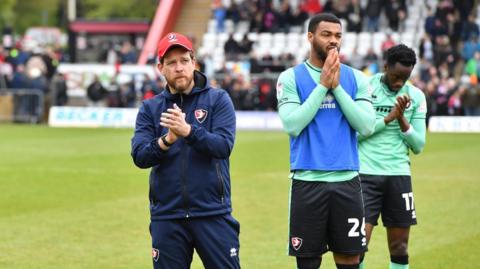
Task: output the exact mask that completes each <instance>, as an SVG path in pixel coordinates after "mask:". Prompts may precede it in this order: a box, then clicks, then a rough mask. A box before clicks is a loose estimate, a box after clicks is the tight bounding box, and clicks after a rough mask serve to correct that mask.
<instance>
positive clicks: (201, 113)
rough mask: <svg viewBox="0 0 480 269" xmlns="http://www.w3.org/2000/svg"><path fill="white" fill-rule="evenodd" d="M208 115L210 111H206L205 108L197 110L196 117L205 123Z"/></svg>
mask: <svg viewBox="0 0 480 269" xmlns="http://www.w3.org/2000/svg"><path fill="white" fill-rule="evenodd" d="M207 115H208V111H206V110H205V109H196V110H195V119H197V121H198V122H199V123H203V122H204V121H205V119H206V118H207Z"/></svg>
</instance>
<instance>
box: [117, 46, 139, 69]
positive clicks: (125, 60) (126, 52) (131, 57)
mask: <svg viewBox="0 0 480 269" xmlns="http://www.w3.org/2000/svg"><path fill="white" fill-rule="evenodd" d="M120 61H121V63H122V64H134V63H136V62H137V53H136V52H135V49H134V48H133V46H132V44H131V43H130V42H128V41H125V42H123V44H122V48H121V49H120Z"/></svg>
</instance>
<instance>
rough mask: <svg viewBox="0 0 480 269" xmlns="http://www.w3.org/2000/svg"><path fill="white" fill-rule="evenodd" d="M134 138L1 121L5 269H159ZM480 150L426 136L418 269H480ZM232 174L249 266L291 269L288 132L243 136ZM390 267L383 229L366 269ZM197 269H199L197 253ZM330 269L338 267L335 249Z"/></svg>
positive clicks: (456, 139) (419, 173)
mask: <svg viewBox="0 0 480 269" xmlns="http://www.w3.org/2000/svg"><path fill="white" fill-rule="evenodd" d="M131 135H132V130H130V129H127V130H125V129H121V130H120V129H53V128H47V127H45V126H22V125H0V191H1V193H0V268H16V269H23V268H25V269H26V268H48V269H54V268H62V269H63V268H72V269H73V268H75V269H77V268H102V269H107V268H112V269H113V268H115V269H118V268H128V269H135V268H151V258H150V255H151V254H150V253H151V252H150V236H149V234H148V223H149V213H148V197H147V196H148V179H147V175H148V170H140V169H138V168H136V167H134V165H133V164H132V161H131V158H130V155H129V154H130V138H131ZM479 153H480V135H478V134H429V135H428V138H427V146H426V148H425V151H424V152H423V153H422V154H421V155H419V156H414V157H413V160H412V169H413V175H414V180H413V184H414V192H415V203H416V208H417V216H418V218H419V225H417V226H415V227H414V228H413V229H412V232H411V240H410V261H411V262H410V264H411V268H417V269H420V268H425V269H429V268H437V269H441V268H445V269H450V268H477V267H478V265H477V262H476V259H475V258H476V256H477V255H476V254H477V250H478V249H479V248H480V232H479V230H478V226H477V225H478V223H480V210H479V209H480V203H479V200H478V193H480V182H479V180H480V169H479V161H480V157H479ZM231 169H232V170H231V174H232V188H233V205H234V213H233V215H234V216H235V217H236V218H237V219H238V220H239V221H240V223H241V236H240V238H241V248H240V258H241V263H242V268H247V269H250V268H259V269H267V268H276V269H278V268H295V263H294V258H293V257H288V256H286V244H287V230H288V227H287V220H288V216H287V212H288V190H289V180H288V179H287V175H288V138H287V136H286V135H285V134H283V133H280V132H262V133H260V132H238V134H237V140H236V145H235V149H234V152H233V156H232V159H231ZM388 261H389V256H388V252H387V247H386V241H385V230H384V229H383V227H382V226H378V227H377V228H376V229H375V230H374V234H373V239H372V242H371V245H370V251H369V252H368V254H367V257H366V265H367V267H366V268H368V269H377V268H378V269H380V268H387V267H388ZM192 268H203V267H202V265H201V262H200V260H199V259H198V257H195V258H194V262H193V265H192ZM322 268H335V266H334V264H333V262H332V257H331V254H330V253H328V254H327V255H325V256H324V260H323V264H322Z"/></svg>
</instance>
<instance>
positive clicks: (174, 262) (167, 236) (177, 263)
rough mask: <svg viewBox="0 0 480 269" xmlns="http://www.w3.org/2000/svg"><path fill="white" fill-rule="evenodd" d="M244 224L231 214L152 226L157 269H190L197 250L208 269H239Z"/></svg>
mask: <svg viewBox="0 0 480 269" xmlns="http://www.w3.org/2000/svg"><path fill="white" fill-rule="evenodd" d="M239 233H240V224H239V223H238V221H237V220H235V219H234V218H233V216H232V215H231V214H225V215H217V216H208V217H201V218H188V219H173V220H155V221H152V222H151V223H150V234H151V236H152V257H153V267H154V269H188V268H190V264H191V262H192V258H193V250H194V249H195V251H196V252H197V253H198V256H199V257H200V259H201V260H202V262H203V265H204V267H205V268H206V269H239V268H240V260H239V248H240V243H239V240H238V235H239Z"/></svg>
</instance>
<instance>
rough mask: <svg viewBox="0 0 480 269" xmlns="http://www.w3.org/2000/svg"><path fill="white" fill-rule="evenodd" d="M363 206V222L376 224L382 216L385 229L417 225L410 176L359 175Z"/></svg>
mask: <svg viewBox="0 0 480 269" xmlns="http://www.w3.org/2000/svg"><path fill="white" fill-rule="evenodd" d="M360 178H361V182H362V190H363V199H364V204H365V222H366V223H370V224H373V225H377V224H378V222H377V221H378V217H379V215H380V214H381V215H382V222H383V225H384V226H385V227H398V228H402V227H410V226H411V225H415V224H417V216H416V213H415V203H414V199H413V191H412V180H411V177H410V176H378V175H364V174H362V175H360Z"/></svg>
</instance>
